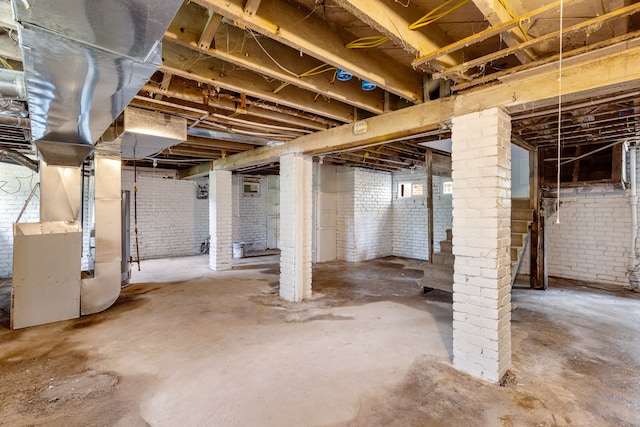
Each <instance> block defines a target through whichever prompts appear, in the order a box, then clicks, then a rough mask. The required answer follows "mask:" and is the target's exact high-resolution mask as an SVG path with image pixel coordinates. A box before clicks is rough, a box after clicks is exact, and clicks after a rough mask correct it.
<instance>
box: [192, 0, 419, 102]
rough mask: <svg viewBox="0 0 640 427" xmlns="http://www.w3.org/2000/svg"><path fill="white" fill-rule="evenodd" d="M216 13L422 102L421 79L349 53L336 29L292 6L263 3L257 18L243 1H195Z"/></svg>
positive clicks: (371, 56)
mask: <svg viewBox="0 0 640 427" xmlns="http://www.w3.org/2000/svg"><path fill="white" fill-rule="evenodd" d="M194 2H195V3H197V4H200V5H201V6H204V7H206V8H208V9H212V10H214V11H215V12H216V13H219V14H221V15H224V16H226V17H228V18H229V19H231V20H233V21H235V22H238V23H239V24H241V25H243V26H245V27H246V28H248V29H250V30H253V31H256V32H258V33H261V34H263V35H265V36H267V37H269V38H272V39H274V40H276V41H278V42H280V43H283V44H285V45H287V46H289V47H291V48H293V49H295V50H297V51H299V52H302V53H304V54H307V55H310V56H312V57H314V58H316V59H318V60H320V61H322V62H325V63H327V64H330V65H332V66H335V67H338V68H341V69H344V70H347V71H349V72H351V73H353V75H354V76H357V77H358V78H360V79H363V80H366V81H369V82H372V83H375V84H376V85H377V86H378V87H380V88H382V89H384V90H387V91H389V92H391V93H395V94H396V95H398V96H400V97H402V98H405V99H408V100H410V101H412V102H415V103H419V102H422V77H421V76H420V75H419V74H417V73H415V72H414V71H413V70H412V69H411V68H409V67H405V66H404V65H402V64H399V63H398V64H393V65H392V66H389V61H390V59H389V58H387V60H385V59H384V58H383V57H382V56H381V55H379V54H378V52H366V53H365V52H362V51H361V50H360V49H348V48H346V47H345V44H346V43H348V42H349V41H351V40H343V39H342V38H341V37H340V35H339V34H338V32H337V31H335V29H331V28H330V27H328V26H327V25H326V22H324V21H322V20H321V19H320V18H319V17H317V16H316V15H314V14H313V13H312V12H311V13H310V12H309V11H306V10H304V9H301V8H299V7H295V6H293V5H292V4H291V3H289V2H283V1H277V0H263V1H262V3H261V5H260V8H259V9H258V11H257V13H256V14H255V15H248V14H245V13H244V10H243V5H242V1H241V0H194Z"/></svg>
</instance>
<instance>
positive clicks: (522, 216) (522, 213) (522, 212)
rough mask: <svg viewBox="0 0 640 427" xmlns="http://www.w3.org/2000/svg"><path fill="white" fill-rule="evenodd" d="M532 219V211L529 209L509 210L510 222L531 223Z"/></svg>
mask: <svg viewBox="0 0 640 427" xmlns="http://www.w3.org/2000/svg"><path fill="white" fill-rule="evenodd" d="M532 219H533V211H532V210H531V209H513V208H512V209H511V220H512V221H513V220H516V221H531V220H532Z"/></svg>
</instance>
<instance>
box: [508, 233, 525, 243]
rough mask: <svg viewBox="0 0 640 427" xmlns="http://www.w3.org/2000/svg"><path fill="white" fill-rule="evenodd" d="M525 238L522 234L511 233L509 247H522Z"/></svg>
mask: <svg viewBox="0 0 640 427" xmlns="http://www.w3.org/2000/svg"><path fill="white" fill-rule="evenodd" d="M525 237H526V234H522V233H513V232H512V233H511V247H514V246H519V247H523V246H524V238H525Z"/></svg>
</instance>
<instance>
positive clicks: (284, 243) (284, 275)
mask: <svg viewBox="0 0 640 427" xmlns="http://www.w3.org/2000/svg"><path fill="white" fill-rule="evenodd" d="M312 165H313V163H312V160H311V158H310V157H303V156H301V155H296V154H287V155H284V156H282V157H281V158H280V251H281V252H280V297H281V298H284V299H285V300H287V301H302V300H303V299H305V298H309V297H311V256H312V253H311V241H312V228H313V227H312V193H313V191H312V190H313V188H312V169H313V168H312Z"/></svg>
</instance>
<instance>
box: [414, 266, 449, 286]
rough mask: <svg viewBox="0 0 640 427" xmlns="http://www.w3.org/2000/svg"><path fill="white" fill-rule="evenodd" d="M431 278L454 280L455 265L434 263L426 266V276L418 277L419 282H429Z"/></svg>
mask: <svg viewBox="0 0 640 427" xmlns="http://www.w3.org/2000/svg"><path fill="white" fill-rule="evenodd" d="M430 280H449V281H450V282H453V266H452V265H439V264H432V265H431V266H429V267H427V268H425V269H424V276H423V277H421V278H420V279H418V283H420V281H422V282H424V283H428V282H429V281H430ZM420 284H421V283H420Z"/></svg>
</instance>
